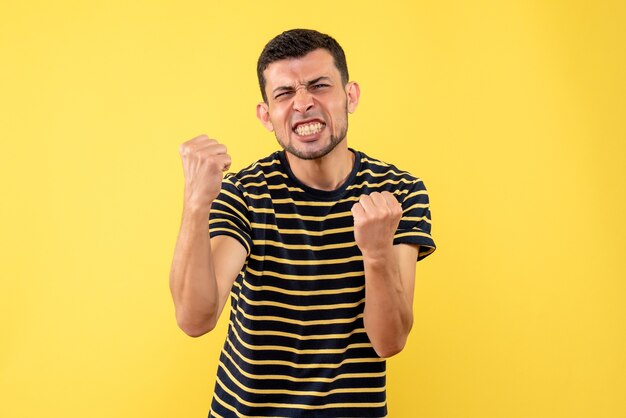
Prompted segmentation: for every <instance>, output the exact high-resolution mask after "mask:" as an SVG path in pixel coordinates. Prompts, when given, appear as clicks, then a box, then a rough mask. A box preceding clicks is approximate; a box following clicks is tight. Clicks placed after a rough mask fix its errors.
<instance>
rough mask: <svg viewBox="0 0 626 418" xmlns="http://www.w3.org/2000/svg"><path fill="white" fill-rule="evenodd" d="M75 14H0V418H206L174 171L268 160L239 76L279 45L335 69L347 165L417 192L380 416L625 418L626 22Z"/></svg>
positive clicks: (134, 5)
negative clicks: (212, 143) (422, 256)
mask: <svg viewBox="0 0 626 418" xmlns="http://www.w3.org/2000/svg"><path fill="white" fill-rule="evenodd" d="M88 3H89V2H82V1H73V2H72V1H59V2H43V1H31V2H18V1H15V0H12V1H8V0H5V1H2V3H0V63H1V64H0V140H1V141H2V148H0V179H1V180H0V181H1V192H2V203H1V204H0V211H1V216H0V222H1V225H0V226H1V231H0V233H1V235H2V244H1V245H2V248H1V254H2V261H1V262H0V278H1V285H0V309H1V315H0V341H1V342H0V416H2V417H7V418H13V417H28V418H31V417H36V416H46V417H81V418H82V417H91V418H99V417H151V418H157V417H203V416H206V413H207V411H208V405H209V402H210V397H211V393H212V389H213V384H214V378H215V376H214V375H215V370H216V364H217V356H218V353H219V350H220V346H221V344H222V342H223V338H224V332H225V323H224V321H222V322H221V324H220V327H219V329H218V330H217V331H216V332H215V333H213V334H212V335H208V336H204V337H202V338H200V339H191V338H189V337H186V336H185V335H184V334H183V333H182V332H181V331H180V330H178V329H177V327H176V324H175V320H174V314H173V306H172V303H171V299H170V295H169V289H168V273H169V266H170V262H171V256H172V252H173V247H174V243H175V239H176V235H177V232H178V227H179V222H180V213H181V204H182V190H183V182H182V181H183V177H182V167H181V163H180V157H179V155H178V146H179V144H180V143H181V142H183V141H185V140H187V139H190V138H192V137H194V136H196V135H199V134H201V133H207V134H209V135H212V136H214V137H216V138H218V139H220V140H221V141H222V142H224V143H226V144H227V145H228V146H229V150H230V153H231V154H232V157H233V161H234V163H233V169H239V168H242V167H244V166H245V165H247V164H249V163H251V162H252V161H253V160H254V159H255V158H258V157H261V156H264V155H266V154H268V153H269V152H271V151H272V150H274V149H276V147H277V145H276V142H275V139H274V137H273V136H272V135H271V134H268V133H267V132H266V131H265V130H264V129H263V128H262V126H261V125H260V123H259V122H258V121H257V120H256V118H255V116H254V107H255V104H256V102H257V101H258V100H259V97H260V95H259V92H258V87H257V81H256V74H255V64H256V59H257V57H258V54H259V52H260V51H261V49H262V47H263V45H264V44H265V42H267V41H268V40H269V39H270V38H271V37H272V36H274V35H275V34H277V33H279V32H280V31H282V30H285V29H289V28H292V27H312V28H316V29H318V30H321V31H324V32H328V33H330V34H331V35H333V36H334V37H336V39H338V40H339V41H340V43H342V45H343V46H344V48H345V50H346V53H347V56H348V62H349V66H350V72H351V76H352V79H354V80H357V81H359V82H360V84H361V91H362V99H361V104H360V107H359V109H358V110H357V112H356V113H355V114H354V115H352V116H351V119H350V131H349V143H350V145H351V146H353V147H356V148H358V149H361V150H363V151H365V152H367V153H369V154H371V155H373V156H376V157H378V158H381V159H383V160H386V161H391V162H394V163H396V165H398V166H399V167H401V168H403V169H406V170H409V171H411V172H413V173H414V174H416V175H418V176H420V177H422V178H423V179H424V181H425V184H426V186H427V187H428V189H429V191H430V196H431V203H432V214H433V233H434V236H435V239H436V242H437V244H438V247H439V248H438V250H437V252H436V253H435V254H434V255H433V256H431V257H429V258H428V259H426V260H424V262H423V263H421V262H420V264H419V265H418V278H417V287H416V298H415V315H416V316H415V325H414V328H413V332H412V334H411V337H410V339H409V342H408V346H407V347H406V349H405V351H404V352H402V353H401V354H400V355H398V356H397V357H396V358H394V359H392V360H391V361H390V362H389V373H388V374H389V378H388V397H389V405H390V412H391V414H390V416H391V417H411V418H412V417H419V418H422V417H423V418H457V417H458V418H518V417H519V418H526V417H531V418H535V417H537V418H539V417H541V418H544V417H545V418H554V417H568V418H569V417H572V418H574V417H576V418H578V417H592V418H604V417H611V418H620V417H625V416H626V402H625V401H624V394H625V393H626V303H625V300H624V299H625V297H626V283H625V280H624V279H625V278H626V262H625V256H624V250H625V249H626V245H625V244H626V240H625V238H624V237H625V236H626V222H625V221H624V216H625V212H626V207H625V206H626V205H625V193H624V180H626V169H625V167H626V164H625V163H626V161H625V159H626V158H625V156H626V145H625V141H626V123H625V115H626V81H625V79H626V77H625V74H626V52H625V51H626V42H625V41H626V33H625V29H624V27H625V26H624V22H625V21H626V3H624V2H623V1H622V0H613V1H610V0H607V1H595V2H591V1H553V2H545V1H542V0H531V1H527V0H513V1H505V2H502V1H471V2H467V1H463V0H451V1H444V2H430V1H429V2H425V1H423V2H408V1H407V2H394V1H385V2H371V3H366V4H364V3H363V2H357V1H353V2H335V1H319V2H309V3H306V2H293V1H270V2H267V1H266V2H259V1H257V2H238V3H237V4H233V5H228V6H227V5H226V3H227V2H224V1H222V2H211V1H195V2H174V1H170V2H165V1H160V2H157V1H141V2H127V1H102V2H91V4H88ZM222 319H224V318H222Z"/></svg>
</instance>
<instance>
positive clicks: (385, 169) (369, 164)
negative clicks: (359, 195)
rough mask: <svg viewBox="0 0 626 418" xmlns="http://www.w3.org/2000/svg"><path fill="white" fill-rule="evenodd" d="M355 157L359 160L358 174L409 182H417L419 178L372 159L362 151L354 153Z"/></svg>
mask: <svg viewBox="0 0 626 418" xmlns="http://www.w3.org/2000/svg"><path fill="white" fill-rule="evenodd" d="M354 151H355V152H356V155H357V156H359V157H360V159H361V168H360V170H359V171H360V173H362V174H365V175H367V174H369V175H371V176H374V177H378V178H380V177H385V178H390V179H391V178H403V179H406V180H411V181H418V180H419V178H418V177H416V176H414V175H413V174H411V173H410V172H409V171H407V170H403V169H401V168H398V167H397V166H396V165H395V164H392V163H388V162H386V161H384V160H382V159H379V158H375V157H372V156H370V155H368V154H366V153H364V152H362V151H356V150H354Z"/></svg>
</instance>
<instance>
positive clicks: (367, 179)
mask: <svg viewBox="0 0 626 418" xmlns="http://www.w3.org/2000/svg"><path fill="white" fill-rule="evenodd" d="M351 151H352V152H354V153H355V157H356V158H355V164H354V167H353V169H352V172H351V173H350V175H349V177H348V179H347V181H346V182H345V183H344V184H343V186H341V187H340V188H339V189H337V190H334V191H322V190H317V189H313V188H311V187H308V186H306V185H304V184H302V183H301V182H300V181H299V180H298V179H297V178H296V177H295V176H294V175H293V173H292V171H291V170H290V168H289V165H288V163H287V160H286V158H285V154H284V151H277V152H275V153H273V154H271V155H270V156H268V157H267V158H264V159H262V160H259V161H257V162H256V163H255V164H253V165H251V166H249V167H247V168H245V169H243V170H241V171H240V172H239V173H237V174H230V173H229V174H227V175H226V176H225V178H224V180H223V183H222V191H221V193H220V195H219V196H218V198H217V199H216V200H215V201H214V202H213V205H212V207H211V214H210V218H209V228H210V234H211V237H214V236H217V235H221V234H225V235H229V236H231V237H234V238H235V239H237V240H239V242H241V244H242V245H243V246H244V247H245V248H246V250H247V252H248V257H247V259H246V263H245V265H244V267H243V269H242V270H241V272H240V274H239V275H238V277H237V279H236V280H235V283H234V285H233V287H232V290H231V311H230V319H229V325H228V333H227V336H226V342H225V343H224V347H223V349H222V352H221V355H220V359H219V365H218V370H217V379H216V384H215V391H214V395H213V401H212V404H211V412H210V413H209V416H211V417H384V416H386V415H387V404H386V393H385V360H384V359H382V358H380V357H378V355H377V354H376V352H375V351H374V349H373V348H372V344H371V343H370V341H369V338H368V337H367V334H366V332H365V328H364V326H363V310H364V304H365V276H364V273H363V257H362V255H361V252H360V251H359V248H358V247H357V245H356V244H355V241H354V221H353V218H352V213H351V211H350V210H351V208H352V205H354V203H355V202H357V201H358V199H359V197H360V196H361V195H363V194H370V193H372V192H374V191H379V192H382V191H384V190H387V191H389V192H392V193H393V194H394V195H395V196H396V198H397V199H398V201H399V202H401V204H402V208H403V210H404V214H403V217H402V219H401V221H400V225H399V228H398V230H397V232H396V234H395V237H394V244H399V243H410V244H416V245H419V246H420V250H419V255H418V260H420V259H422V258H424V257H426V256H427V255H429V254H430V253H432V252H433V251H434V250H435V243H434V241H433V239H432V237H431V235H430V229H431V227H430V225H431V221H430V210H429V201H428V195H427V192H426V189H425V187H424V184H423V183H422V181H421V180H420V179H418V178H416V177H413V176H412V175H410V174H409V173H407V172H404V171H401V170H399V169H397V168H396V167H394V166H393V165H390V164H386V163H383V162H381V161H379V160H376V159H373V158H370V157H368V156H367V155H365V154H364V153H362V152H358V151H354V150H351Z"/></svg>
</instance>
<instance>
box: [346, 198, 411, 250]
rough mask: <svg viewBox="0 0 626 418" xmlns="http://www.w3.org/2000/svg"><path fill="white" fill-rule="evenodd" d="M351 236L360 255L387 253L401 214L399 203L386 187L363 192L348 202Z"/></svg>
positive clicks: (391, 245) (391, 244)
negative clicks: (371, 191)
mask: <svg viewBox="0 0 626 418" xmlns="http://www.w3.org/2000/svg"><path fill="white" fill-rule="evenodd" d="M352 216H353V217H354V239H355V241H356V244H357V245H358V247H359V249H360V250H361V253H362V254H363V256H364V257H378V256H384V255H385V254H388V253H389V251H390V250H391V248H392V247H393V237H394V235H395V233H396V230H397V229H398V225H399V223H400V218H402V206H401V205H400V203H398V201H397V200H396V198H395V196H394V195H393V194H391V193H389V192H387V191H384V192H382V193H379V192H374V193H372V194H370V195H363V196H361V198H360V199H359V201H358V202H357V203H355V204H354V205H353V206H352Z"/></svg>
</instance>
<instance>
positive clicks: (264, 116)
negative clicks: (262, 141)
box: [256, 102, 274, 132]
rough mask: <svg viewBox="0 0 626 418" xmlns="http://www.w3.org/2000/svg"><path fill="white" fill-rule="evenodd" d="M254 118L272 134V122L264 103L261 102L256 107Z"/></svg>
mask: <svg viewBox="0 0 626 418" xmlns="http://www.w3.org/2000/svg"><path fill="white" fill-rule="evenodd" d="M256 117H257V118H258V119H259V120H260V121H261V123H262V124H263V126H265V129H267V130H268V131H270V132H272V131H273V130H274V125H272V121H271V120H270V110H269V106H268V105H267V103H265V102H261V103H259V104H258V105H256Z"/></svg>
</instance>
